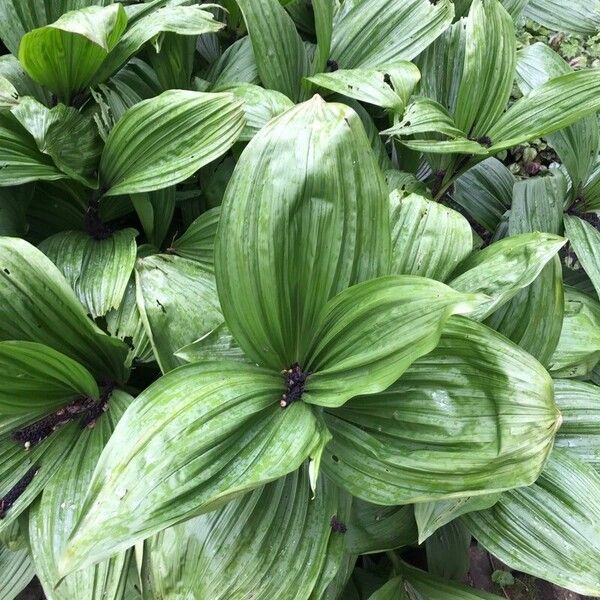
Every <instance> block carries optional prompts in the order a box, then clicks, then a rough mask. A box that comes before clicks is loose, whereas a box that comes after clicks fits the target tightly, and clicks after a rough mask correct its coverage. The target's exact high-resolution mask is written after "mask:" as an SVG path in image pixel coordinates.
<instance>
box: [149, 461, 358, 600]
mask: <svg viewBox="0 0 600 600" xmlns="http://www.w3.org/2000/svg"><path fill="white" fill-rule="evenodd" d="M348 509H349V502H348V501H347V497H346V496H345V494H343V493H342V492H340V490H338V488H336V487H335V486H334V485H332V484H331V482H330V481H328V480H326V479H325V478H322V479H321V480H320V482H319V485H318V490H317V492H316V494H315V497H314V498H312V499H311V492H310V486H309V482H308V469H307V468H301V469H299V470H298V471H295V472H294V473H291V474H290V475H288V476H287V477H283V478H281V479H279V480H277V481H275V482H274V483H271V484H269V485H266V486H264V487H261V488H259V489H257V490H255V491H253V492H250V493H248V494H246V495H244V496H242V497H241V498H239V499H237V500H233V501H232V502H230V503H228V504H227V505H225V506H224V507H223V508H221V509H220V510H217V511H214V512H211V513H208V514H206V515H202V516H200V517H196V518H195V519H191V520H189V521H186V522H185V523H181V524H180V525H175V526H174V527H171V528H170V529H166V530H165V531H163V532H161V533H159V534H158V535H157V536H155V537H154V538H150V539H149V540H147V541H146V542H145V543H144V553H143V563H142V586H143V590H144V594H143V598H147V599H148V600H152V599H154V598H162V597H164V598H175V597H178V596H179V595H181V594H185V593H190V594H192V595H193V596H194V597H196V598H210V599H211V600H228V599H229V598H253V597H254V598H296V597H298V594H299V593H300V596H302V597H308V596H309V595H310V594H311V592H312V593H313V594H314V593H315V592H316V589H315V588H316V587H317V585H318V584H319V582H320V578H321V576H322V571H325V573H324V576H325V579H326V580H329V579H331V578H332V577H333V575H334V574H335V571H336V570H337V566H338V564H339V562H340V560H341V558H342V553H343V549H344V542H345V539H344V538H345V537H347V535H346V536H344V535H343V534H342V533H339V532H336V531H334V530H333V529H332V528H331V526H330V522H331V520H332V518H333V517H335V518H337V519H338V521H339V522H342V523H347V522H348V521H347V513H348V512H349V510H348ZM215 557H218V560H215ZM329 561H331V563H332V564H329Z"/></svg>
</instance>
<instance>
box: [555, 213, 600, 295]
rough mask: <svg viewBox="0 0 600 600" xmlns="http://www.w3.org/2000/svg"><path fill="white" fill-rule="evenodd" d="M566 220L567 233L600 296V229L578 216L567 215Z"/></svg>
mask: <svg viewBox="0 0 600 600" xmlns="http://www.w3.org/2000/svg"><path fill="white" fill-rule="evenodd" d="M564 222H565V235H566V236H567V237H568V238H569V241H570V242H571V246H572V247H573V250H574V251H575V254H577V258H578V260H579V262H580V263H581V265H582V267H583V268H584V269H585V272H586V273H587V275H588V277H589V278H590V279H591V280H592V283H593V284H594V288H595V290H596V294H597V295H598V297H599V298H600V231H598V230H597V229H596V228H595V227H594V226H593V225H591V224H590V223H587V222H586V221H584V220H583V219H580V218H579V217H576V216H571V215H565V217H564Z"/></svg>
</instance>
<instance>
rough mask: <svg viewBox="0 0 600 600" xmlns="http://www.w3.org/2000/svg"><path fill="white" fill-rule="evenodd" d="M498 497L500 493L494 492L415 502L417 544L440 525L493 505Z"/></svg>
mask: <svg viewBox="0 0 600 600" xmlns="http://www.w3.org/2000/svg"><path fill="white" fill-rule="evenodd" d="M499 497H500V494H499V493H496V494H485V495H483V496H471V497H469V496H464V497H462V498H450V499H449V500H438V501H437V502H419V503H418V504H415V505H414V510H415V520H416V522H417V527H418V530H419V544H422V543H423V542H424V541H425V540H426V539H428V538H429V536H431V535H432V534H433V533H434V532H436V531H437V530H438V529H439V528H440V527H443V526H444V525H447V524H448V523H450V522H451V521H453V520H454V519H456V518H458V517H460V516H461V515H464V514H467V513H470V512H473V511H476V510H483V509H485V508H489V507H490V506H493V505H494V504H495V503H496V502H497V501H498V498H499Z"/></svg>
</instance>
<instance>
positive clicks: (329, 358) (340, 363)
mask: <svg viewBox="0 0 600 600" xmlns="http://www.w3.org/2000/svg"><path fill="white" fill-rule="evenodd" d="M486 301H487V298H486V297H485V296H484V297H480V296H478V295H473V294H460V293H456V292H455V291H454V290H452V289H451V288H449V287H447V286H445V285H444V284H442V283H439V282H437V281H434V280H433V279H426V278H424V277H414V276H410V275H397V276H388V277H380V278H377V279H372V280H370V281H365V282H363V283H359V284H357V285H355V286H352V287H350V288H348V289H347V290H344V291H343V292H341V293H340V294H338V295H337V296H335V297H334V298H332V299H331V300H330V301H329V302H328V303H327V304H326V305H325V307H324V308H323V311H322V313H321V316H320V318H319V321H318V325H317V327H316V330H315V334H314V337H313V340H312V342H311V344H310V346H309V348H308V352H307V354H306V359H307V360H306V362H305V363H303V367H304V369H305V370H306V371H308V372H309V373H312V374H311V375H310V376H309V378H308V381H307V384H306V391H305V393H304V396H303V400H304V401H305V402H310V403H313V404H317V405H320V406H330V407H332V406H341V405H343V404H344V403H345V402H346V401H347V400H349V399H350V398H352V397H354V396H357V395H359V394H375V393H377V392H381V391H383V390H385V389H386V388H387V387H388V386H389V385H391V384H392V383H393V382H394V381H396V380H397V379H398V377H400V375H402V373H404V371H406V369H407V368H408V367H409V366H410V365H411V364H412V363H413V362H414V361H415V360H416V359H418V358H419V357H421V356H423V355H424V354H427V353H428V352H430V351H431V350H433V349H434V348H435V346H436V345H437V343H438V341H439V338H440V335H441V332H442V329H443V326H444V323H445V322H446V321H447V320H448V318H449V317H450V316H451V315H453V314H468V313H469V312H472V311H474V310H476V309H477V308H478V307H479V306H480V305H481V304H482V303H485V302H486Z"/></svg>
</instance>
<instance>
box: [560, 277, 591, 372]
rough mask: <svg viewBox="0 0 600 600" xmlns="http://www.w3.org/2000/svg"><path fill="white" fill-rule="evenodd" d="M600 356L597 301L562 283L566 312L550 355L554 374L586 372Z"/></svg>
mask: <svg viewBox="0 0 600 600" xmlns="http://www.w3.org/2000/svg"><path fill="white" fill-rule="evenodd" d="M599 360H600V304H599V303H598V301H597V300H595V299H593V298H591V297H590V296H588V295H587V294H584V293H582V292H580V291H578V290H576V289H575V288H572V287H569V286H565V315H564V320H563V327H562V330H561V333H560V339H559V341H558V346H557V348H556V350H555V351H554V354H553V355H552V358H551V359H550V366H549V368H550V370H551V371H553V374H554V375H555V376H556V377H576V376H578V375H587V374H588V373H589V372H590V371H591V370H592V369H593V368H594V367H595V366H596V364H597V363H598V361H599Z"/></svg>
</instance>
